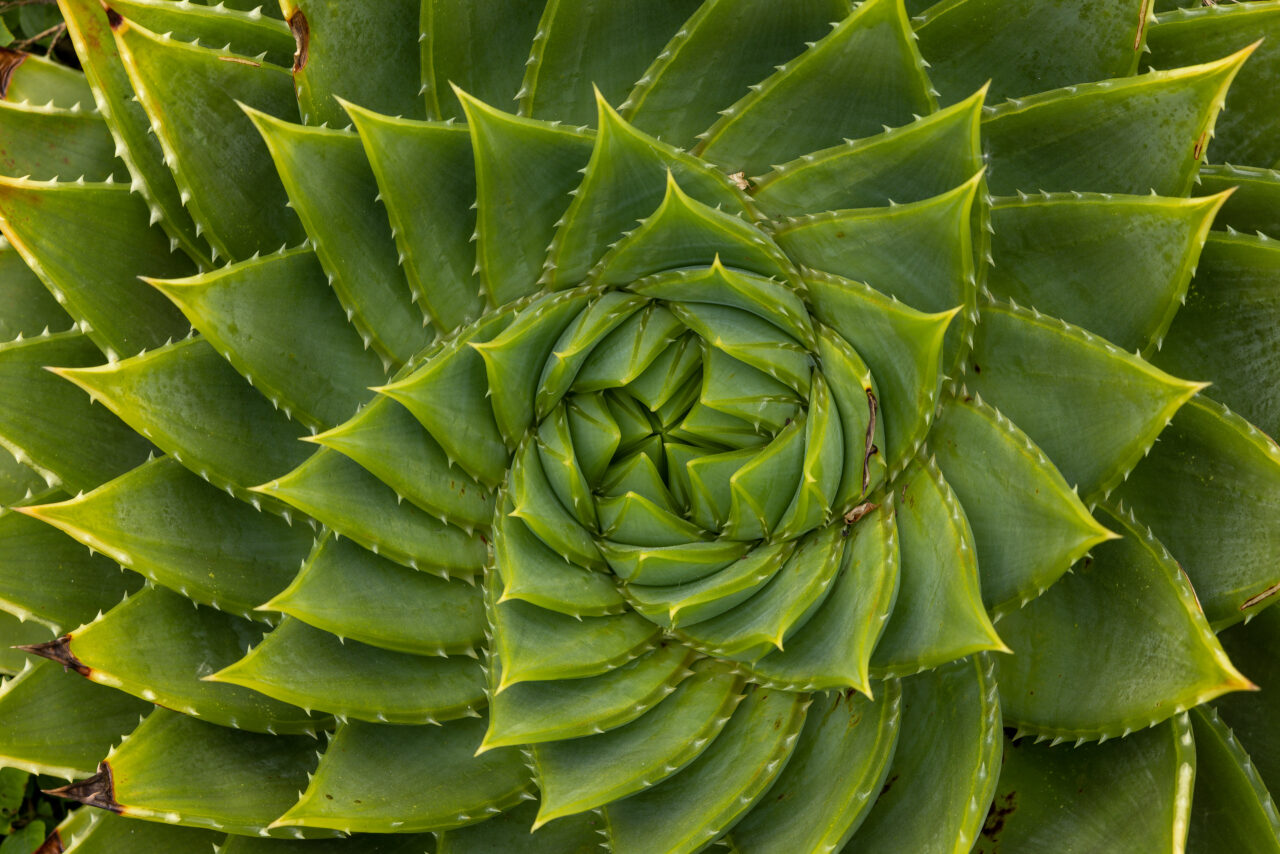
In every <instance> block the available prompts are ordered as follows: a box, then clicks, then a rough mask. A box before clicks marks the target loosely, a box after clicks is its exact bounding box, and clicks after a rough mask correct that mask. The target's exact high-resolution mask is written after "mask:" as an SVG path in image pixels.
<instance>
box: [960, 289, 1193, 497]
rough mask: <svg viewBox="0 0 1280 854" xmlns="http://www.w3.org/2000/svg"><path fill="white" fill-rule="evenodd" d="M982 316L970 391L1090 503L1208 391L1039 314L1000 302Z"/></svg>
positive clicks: (970, 366)
mask: <svg viewBox="0 0 1280 854" xmlns="http://www.w3.org/2000/svg"><path fill="white" fill-rule="evenodd" d="M981 314H982V320H981V322H980V323H979V324H978V332H977V335H976V336H975V337H976V340H975V342H974V346H973V350H972V351H971V352H970V353H969V356H968V363H969V364H968V365H967V366H966V370H967V372H966V374H965V377H964V387H965V394H980V395H982V397H983V398H984V399H985V400H986V401H987V402H988V403H989V404H991V405H993V406H995V407H996V408H997V409H999V410H1000V411H1001V412H1003V413H1004V414H1005V416H1007V417H1008V418H1010V419H1012V421H1013V423H1015V424H1017V425H1018V426H1019V427H1021V428H1022V429H1023V430H1025V431H1026V433H1027V436H1028V437H1029V438H1030V439H1031V440H1032V441H1033V442H1035V443H1036V445H1037V446H1039V447H1040V448H1041V449H1042V450H1043V451H1044V452H1045V454H1046V455H1048V457H1049V459H1051V460H1052V461H1053V462H1054V464H1055V465H1056V466H1057V467H1058V469H1059V470H1060V471H1061V472H1062V474H1063V476H1064V477H1065V478H1066V480H1067V482H1068V483H1070V484H1072V485H1073V486H1076V487H1078V488H1079V490H1080V492H1081V494H1083V495H1084V496H1086V499H1091V498H1094V497H1096V496H1098V495H1100V494H1105V493H1108V492H1110V491H1111V489H1112V488H1114V487H1115V486H1116V484H1118V483H1119V482H1120V481H1121V479H1122V478H1123V477H1124V475H1125V474H1126V473H1127V472H1128V471H1129V470H1130V469H1132V468H1133V466H1134V465H1135V464H1136V463H1137V462H1138V461H1139V460H1140V459H1142V455H1143V454H1144V453H1146V452H1147V451H1148V450H1149V449H1150V447H1151V445H1152V443H1153V442H1154V441H1155V439H1156V436H1157V434H1159V432H1160V431H1161V430H1162V429H1163V428H1164V426H1165V424H1167V423H1168V421H1169V419H1170V418H1172V417H1173V414H1174V413H1175V412H1177V411H1178V408H1179V407H1180V406H1182V404H1184V403H1185V402H1186V401H1188V400H1190V399H1191V397H1192V396H1193V395H1195V393H1196V392H1198V391H1199V390H1200V389H1202V388H1203V387H1204V385H1203V384H1201V383H1194V382H1188V381H1186V380H1180V379H1177V378H1175V377H1172V376H1170V375H1169V374H1166V373H1165V372H1164V371H1161V370H1159V369H1158V368H1155V367H1152V366H1151V365H1150V364H1148V363H1147V362H1144V361H1143V360H1142V359H1141V358H1139V357H1137V356H1134V355H1131V354H1129V353H1125V352H1123V351H1121V350H1120V349H1119V348H1117V347H1115V346H1114V345H1112V344H1110V343H1109V342H1107V341H1104V340H1102V339H1100V338H1098V337H1096V336H1095V335H1093V334H1092V333H1090V332H1087V331H1085V330H1083V329H1080V328H1078V327H1075V326H1071V325H1069V324H1068V323H1067V322H1066V321H1063V320H1057V319H1054V318H1051V317H1048V316H1046V315H1042V314H1040V313H1039V312H1037V311H1035V310H1027V309H1022V308H1018V307H1017V306H1012V305H1001V304H994V305H989V306H986V307H984V308H983V309H982V311H981Z"/></svg>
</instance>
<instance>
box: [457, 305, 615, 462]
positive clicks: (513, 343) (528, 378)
mask: <svg viewBox="0 0 1280 854" xmlns="http://www.w3.org/2000/svg"><path fill="white" fill-rule="evenodd" d="M597 295H598V291H594V290H592V289H590V288H576V289H574V290H572V291H563V292H561V293H558V294H548V295H546V296H542V297H539V298H538V299H536V300H534V301H533V302H531V303H530V304H529V305H528V306H527V307H525V308H524V309H523V310H521V311H520V313H519V314H517V315H516V318H515V320H514V321H512V323H511V325H510V326H508V327H506V329H504V330H502V331H501V332H500V333H498V335H497V336H496V337H494V338H492V339H490V340H488V341H485V342H472V343H471V346H472V347H473V348H474V349H475V350H477V351H478V352H479V353H480V357H481V358H482V359H484V367H485V373H486V374H487V376H488V378H489V394H490V396H491V397H492V399H493V414H494V416H495V418H496V419H497V423H498V428H499V429H500V430H501V431H502V435H503V436H504V437H505V439H506V443H507V447H510V448H514V447H515V446H516V445H517V444H519V442H520V440H521V437H523V436H524V434H525V431H526V430H528V429H529V427H531V426H532V425H533V422H534V418H535V415H536V409H535V401H536V400H537V393H538V378H539V377H541V376H542V375H543V367H544V365H546V364H547V363H548V360H549V358H550V357H551V352H552V349H553V348H554V347H555V345H556V342H557V341H558V340H559V339H560V336H561V334H562V333H563V332H564V331H565V330H566V329H567V328H569V326H570V324H572V323H573V320H574V318H575V317H577V316H578V314H579V313H580V312H581V311H582V310H583V309H585V308H586V307H587V302H588V301H589V300H590V299H591V298H592V297H594V296H597Z"/></svg>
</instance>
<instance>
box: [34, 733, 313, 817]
mask: <svg viewBox="0 0 1280 854" xmlns="http://www.w3.org/2000/svg"><path fill="white" fill-rule="evenodd" d="M315 744H316V742H315V741H314V740H313V739H311V738H307V737H305V736H300V735H259V734H257V733H251V732H245V731H243V730H235V729H230V728H228V727H221V726H215V725H213V724H207V723H203V722H201V721H198V720H196V719H195V718H189V717H187V716H186V715H180V714H178V713H177V712H171V711H169V710H167V709H156V710H155V711H154V712H152V713H151V714H150V715H148V716H147V719H146V720H145V721H143V722H142V724H141V725H139V727H138V728H137V729H136V730H134V731H133V733H132V734H130V736H129V738H128V739H127V740H125V741H124V743H123V744H121V745H120V746H119V747H118V748H116V749H115V750H113V751H112V752H111V753H109V754H108V755H107V759H106V760H105V761H104V762H103V764H102V767H101V769H100V770H99V772H98V774H97V775H95V776H94V777H92V778H90V779H88V780H81V781H80V782H78V783H73V784H72V785H71V786H68V787H66V788H64V789H62V790H59V791H58V792H56V794H60V795H61V796H62V797H68V798H74V799H77V800H79V799H82V798H83V799H84V800H86V802H89V803H95V804H98V805H102V806H108V805H114V806H110V807H109V808H111V809H112V811H113V812H118V813H120V814H121V815H125V816H129V817H131V818H142V819H148V820H150V821H163V822H167V823H169V824H182V825H186V826H188V827H208V828H212V829H214V830H223V831H226V832H228V833H239V834H245V835H257V834H259V833H263V834H264V835H265V833H266V832H267V829H268V825H269V824H271V821H272V819H274V818H275V817H276V816H278V815H279V814H280V813H282V812H283V811H284V810H285V809H287V808H288V807H289V806H291V805H292V804H293V802H294V801H295V800H296V799H297V796H298V791H299V790H300V789H301V788H302V787H303V785H304V784H305V782H306V779H307V775H308V774H309V773H310V772H311V771H312V770H313V769H314V768H315V766H316V753H315ZM275 835H285V834H282V833H278V832H277V833H276V834H275ZM312 835H314V836H323V835H327V834H324V833H314V832H313V833H312Z"/></svg>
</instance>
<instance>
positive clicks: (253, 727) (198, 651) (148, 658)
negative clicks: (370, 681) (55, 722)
mask: <svg viewBox="0 0 1280 854" xmlns="http://www.w3.org/2000/svg"><path fill="white" fill-rule="evenodd" d="M191 604H192V603H191V602H190V601H189V600H187V599H184V598H183V597H181V596H179V595H177V594H176V593H171V592H169V591H168V590H164V589H162V588H159V587H152V588H148V589H146V590H142V591H140V592H138V593H135V594H134V595H132V596H130V597H129V598H128V599H127V600H126V601H124V602H122V603H120V604H119V605H117V606H116V607H115V608H112V609H111V611H109V612H108V613H107V614H106V616H103V617H99V618H98V619H97V620H95V621H93V622H92V623H89V624H88V625H86V626H83V627H81V628H79V629H76V630H75V631H73V632H71V633H70V634H69V635H67V636H66V637H65V638H63V639H61V640H60V641H57V642H56V643H57V647H56V648H55V649H54V650H52V651H51V652H52V653H54V654H56V655H57V656H58V657H57V658H55V659H54V660H55V661H59V662H60V663H61V662H63V661H65V658H64V657H65V656H70V657H71V661H72V662H75V663H74V664H73V665H72V666H73V668H75V669H76V670H78V671H80V672H81V675H83V676H85V677H87V678H89V679H92V680H93V681H94V682H99V683H101V684H103V685H106V686H108V687H111V688H115V689H117V690H120V691H124V692H126V693H129V694H132V695H133V696H135V697H139V698H141V699H144V700H147V701H148V702H152V703H157V704H159V705H161V706H164V707H165V708H167V709H172V710H174V711H177V712H182V713H183V714H186V715H192V716H193V717H197V718H200V719H202V720H206V721H208V722H209V723H213V724H217V725H218V726H229V727H235V728H236V729H243V730H249V731H252V732H266V733H272V734H275V733H308V734H310V733H312V732H314V731H315V730H316V729H317V728H318V727H320V726H323V725H324V723H325V722H324V721H323V720H316V719H315V718H312V717H311V716H310V715H308V714H306V713H305V712H303V711H302V710H301V709H299V708H297V707H295V706H290V705H286V704H285V703H281V702H278V701H275V700H272V699H269V698H268V697H265V696H263V695H262V694H260V693H257V692H256V691H250V690H247V689H245V688H241V687H239V686H235V685H217V684H214V683H212V682H208V681H203V678H204V677H205V676H208V675H210V674H212V673H214V672H215V671H217V670H220V669H221V668H223V667H226V666H227V665H229V664H231V663H232V662H234V661H236V660H237V659H238V658H240V656H241V655H243V654H244V651H245V649H246V648H247V647H249V646H251V645H253V644H256V643H258V642H259V641H260V640H261V639H262V634H263V632H264V631H265V630H266V626H263V625H262V624H261V623H253V622H250V621H248V620H244V619H241V618H240V617H234V616H232V615H230V614H224V613H222V612H220V611H215V610H214V609H212V608H204V607H197V608H195V610H194V611H193V610H192V608H191ZM45 654H46V655H49V654H50V653H45ZM82 667H83V668H84V669H83V670H81V668H82Z"/></svg>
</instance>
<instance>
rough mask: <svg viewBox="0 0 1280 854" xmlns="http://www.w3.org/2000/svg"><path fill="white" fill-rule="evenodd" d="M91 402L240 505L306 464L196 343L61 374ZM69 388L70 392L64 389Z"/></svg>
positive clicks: (213, 354) (204, 345)
mask: <svg viewBox="0 0 1280 854" xmlns="http://www.w3.org/2000/svg"><path fill="white" fill-rule="evenodd" d="M56 373H57V375H58V376H60V377H62V378H64V379H68V380H71V382H73V383H75V384H76V385H78V386H80V388H82V389H84V391H86V392H88V394H89V398H90V400H96V401H97V402H99V403H102V404H104V405H105V407H106V408H107V409H109V410H111V411H112V412H114V413H115V414H116V415H117V416H119V417H120V418H121V420H123V421H124V422H125V423H126V424H128V425H129V426H130V427H132V428H133V429H134V430H136V431H137V432H138V433H140V434H141V436H138V437H136V438H134V442H135V443H140V442H141V441H142V436H145V437H146V438H147V439H150V440H151V441H153V442H155V443H156V445H157V446H158V447H159V448H160V449H161V450H163V451H165V452H166V453H168V454H169V455H170V456H171V457H173V458H174V459H175V460H178V461H179V462H181V463H182V464H183V465H184V466H186V467H187V468H188V469H190V470H191V471H193V472H195V473H196V474H198V475H200V477H202V478H203V479H205V480H207V481H209V482H210V483H211V484H213V485H214V486H216V487H218V488H219V489H230V491H231V493H232V494H233V495H235V496H237V497H239V498H242V499H245V500H250V501H251V500H252V499H253V498H255V497H257V496H255V495H254V494H253V493H251V492H249V491H248V489H249V487H251V486H253V485H254V484H258V483H261V482H262V481H264V480H267V479H268V478H270V477H272V476H274V475H277V474H280V473H282V472H285V471H288V470H289V469H291V468H293V467H294V466H296V465H297V464H298V463H300V462H301V461H302V460H303V459H305V457H306V446H305V445H302V444H299V443H298V442H297V441H296V437H297V435H298V433H299V432H301V429H302V428H301V427H300V426H299V425H297V424H295V423H294V422H292V421H290V420H289V419H288V418H286V417H285V415H284V413H282V412H279V411H278V410H276V409H274V408H273V407H272V406H271V404H270V403H269V402H268V401H267V399H266V398H265V397H263V396H262V395H260V394H258V393H257V392H256V391H254V390H253V388H251V387H250V386H249V384H248V383H247V382H245V380H244V378H243V377H241V376H240V375H239V374H237V373H236V372H235V369H234V368H232V367H231V366H230V365H229V364H227V363H226V362H225V361H223V359H222V357H221V356H219V355H218V353H217V351H216V350H214V348H213V346H212V345H211V344H210V343H209V342H208V341H205V340H204V339H202V338H188V339H186V340H183V341H179V342H177V343H175V344H169V345H166V346H164V347H160V348H159V349H156V350H152V351H151V352H148V353H143V354H141V355H138V356H134V357H133V358H131V359H126V360H124V361H120V362H110V363H108V364H106V365H101V366H99V367H86V368H79V367H74V368H62V367H59V368H58V369H57V370H56ZM67 387H68V388H71V387H70V385H68V386H67Z"/></svg>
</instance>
